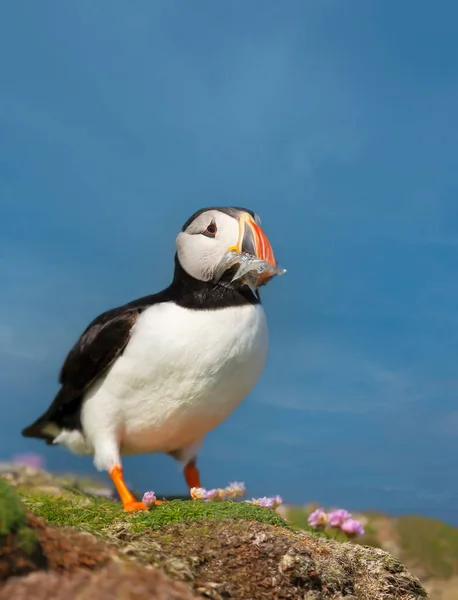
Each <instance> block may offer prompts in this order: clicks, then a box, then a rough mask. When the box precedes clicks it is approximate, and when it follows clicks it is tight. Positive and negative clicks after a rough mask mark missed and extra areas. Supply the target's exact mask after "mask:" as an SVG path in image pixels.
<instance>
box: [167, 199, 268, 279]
mask: <svg viewBox="0 0 458 600" xmlns="http://www.w3.org/2000/svg"><path fill="white" fill-rule="evenodd" d="M176 247H177V259H178V261H179V263H180V265H181V267H182V268H183V269H184V270H185V271H186V273H188V275H190V276H191V277H193V278H194V279H197V280H199V281H212V280H213V279H214V278H215V273H216V271H217V269H218V266H219V265H220V263H221V261H222V259H223V257H224V256H225V254H226V253H227V252H228V251H231V250H235V251H237V252H247V253H248V254H251V255H253V256H255V257H257V258H260V259H261V260H264V261H266V262H267V263H269V264H270V265H273V266H276V261H275V257H274V253H273V251H272V247H271V245H270V242H269V240H268V239H267V237H266V235H265V233H264V231H263V230H262V229H261V221H260V219H259V217H258V216H257V215H256V214H255V213H253V212H252V211H251V210H248V209H246V208H238V207H232V206H223V207H216V208H202V209H200V210H198V211H197V212H195V213H194V214H193V215H192V216H191V217H190V218H189V219H188V220H187V221H186V223H185V224H184V225H183V228H182V230H181V232H180V233H179V234H178V236H177V239H176Z"/></svg>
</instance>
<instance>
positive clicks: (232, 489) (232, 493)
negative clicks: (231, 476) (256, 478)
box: [226, 481, 246, 499]
mask: <svg viewBox="0 0 458 600" xmlns="http://www.w3.org/2000/svg"><path fill="white" fill-rule="evenodd" d="M226 491H227V493H228V496H229V498H231V499H234V498H243V497H244V496H246V487H245V483H244V482H243V481H233V482H232V483H230V484H229V485H228V486H227V487H226Z"/></svg>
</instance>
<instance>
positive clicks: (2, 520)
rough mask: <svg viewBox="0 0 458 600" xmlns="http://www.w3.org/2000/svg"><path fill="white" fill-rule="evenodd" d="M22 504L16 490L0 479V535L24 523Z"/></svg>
mask: <svg viewBox="0 0 458 600" xmlns="http://www.w3.org/2000/svg"><path fill="white" fill-rule="evenodd" d="M26 523H27V518H26V514H25V510H24V506H23V505H22V503H21V500H20V499H19V496H18V495H17V494H16V492H15V491H14V490H13V489H12V488H11V487H10V486H9V485H8V484H7V482H6V481H5V480H4V479H0V535H6V534H8V533H10V532H13V533H15V532H16V531H18V530H19V529H20V528H21V527H23V526H24V525H26Z"/></svg>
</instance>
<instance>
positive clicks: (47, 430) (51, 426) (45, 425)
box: [21, 415, 62, 444]
mask: <svg viewBox="0 0 458 600" xmlns="http://www.w3.org/2000/svg"><path fill="white" fill-rule="evenodd" d="M61 431H62V429H61V428H60V427H59V425H58V424H57V423H53V422H52V421H48V420H46V419H45V418H44V415H43V417H40V418H38V419H37V420H36V421H35V422H34V423H32V424H31V425H29V426H28V427H25V428H24V429H23V430H22V432H21V433H22V435H23V436H24V437H28V438H38V439H41V440H44V441H45V442H46V443H47V444H52V443H53V442H54V440H55V438H56V437H57V436H58V435H59V433H60V432H61Z"/></svg>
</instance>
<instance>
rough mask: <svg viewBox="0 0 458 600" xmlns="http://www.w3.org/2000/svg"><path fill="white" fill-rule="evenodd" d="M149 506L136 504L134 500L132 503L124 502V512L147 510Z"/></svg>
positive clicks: (140, 503)
mask: <svg viewBox="0 0 458 600" xmlns="http://www.w3.org/2000/svg"><path fill="white" fill-rule="evenodd" d="M149 508H150V507H149V506H147V505H146V504H145V503H144V502H137V501H136V500H134V501H133V502H126V504H124V510H125V512H134V511H136V510H149Z"/></svg>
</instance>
